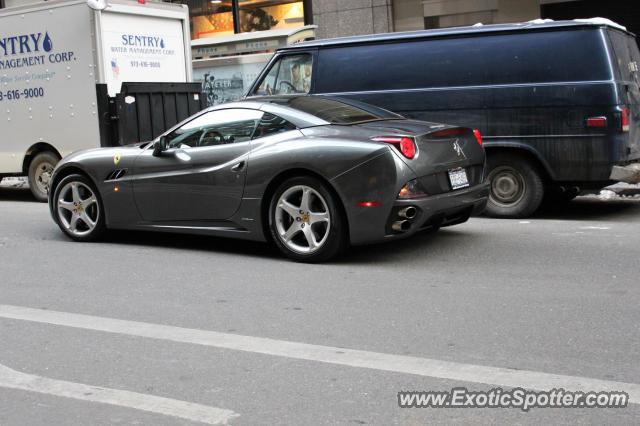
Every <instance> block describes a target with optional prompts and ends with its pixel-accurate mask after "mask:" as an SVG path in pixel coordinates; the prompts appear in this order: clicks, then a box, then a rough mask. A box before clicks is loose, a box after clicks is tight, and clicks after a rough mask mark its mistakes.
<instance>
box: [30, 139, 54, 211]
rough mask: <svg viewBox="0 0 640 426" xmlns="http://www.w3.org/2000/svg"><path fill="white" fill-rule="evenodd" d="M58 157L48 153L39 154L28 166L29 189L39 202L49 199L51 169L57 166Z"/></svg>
mask: <svg viewBox="0 0 640 426" xmlns="http://www.w3.org/2000/svg"><path fill="white" fill-rule="evenodd" d="M58 161H59V159H58V157H57V156H56V155H55V154H54V153H53V152H49V151H45V152H41V153H40V154H37V155H36V156H35V157H33V160H31V163H30V164H29V176H28V178H29V189H30V190H31V193H32V194H33V196H34V197H35V198H36V200H38V201H40V202H46V201H47V200H48V199H49V189H50V183H51V175H52V174H53V169H54V168H55V167H56V164H58Z"/></svg>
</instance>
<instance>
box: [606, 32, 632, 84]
mask: <svg viewBox="0 0 640 426" xmlns="http://www.w3.org/2000/svg"><path fill="white" fill-rule="evenodd" d="M609 37H610V39H611V44H612V45H613V51H614V53H615V56H616V58H615V63H616V65H617V68H618V71H619V73H620V78H621V79H622V80H624V81H633V82H636V83H640V72H639V70H638V66H640V52H638V44H637V43H636V40H635V39H634V38H633V37H631V36H629V35H627V34H623V33H621V32H619V31H609Z"/></svg>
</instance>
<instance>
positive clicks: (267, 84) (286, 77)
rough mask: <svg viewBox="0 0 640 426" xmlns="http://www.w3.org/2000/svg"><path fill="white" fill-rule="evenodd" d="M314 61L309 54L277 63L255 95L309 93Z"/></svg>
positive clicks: (280, 60) (283, 59) (287, 57)
mask: <svg viewBox="0 0 640 426" xmlns="http://www.w3.org/2000/svg"><path fill="white" fill-rule="evenodd" d="M311 73H312V61H311V55H310V54H308V53H305V54H302V55H287V56H283V57H281V58H280V59H279V60H278V61H276V62H275V63H274V64H273V65H272V66H271V69H270V70H269V73H268V74H267V75H266V76H265V78H264V79H263V80H262V82H261V83H260V85H259V86H258V88H257V89H256V90H255V91H254V93H253V94H254V95H280V94H291V93H309V89H310V87H311Z"/></svg>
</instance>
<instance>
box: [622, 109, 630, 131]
mask: <svg viewBox="0 0 640 426" xmlns="http://www.w3.org/2000/svg"><path fill="white" fill-rule="evenodd" d="M620 122H621V124H622V131H623V132H628V131H629V125H630V124H631V110H630V109H629V108H627V107H623V108H621V109H620Z"/></svg>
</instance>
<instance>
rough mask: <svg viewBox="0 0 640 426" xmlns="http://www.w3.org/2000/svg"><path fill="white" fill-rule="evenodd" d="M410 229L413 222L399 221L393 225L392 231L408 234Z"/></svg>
mask: <svg viewBox="0 0 640 426" xmlns="http://www.w3.org/2000/svg"><path fill="white" fill-rule="evenodd" d="M409 228H411V222H409V221H408V220H399V221H397V222H393V225H391V229H393V230H394V231H395V232H407V231H408V230H409Z"/></svg>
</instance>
